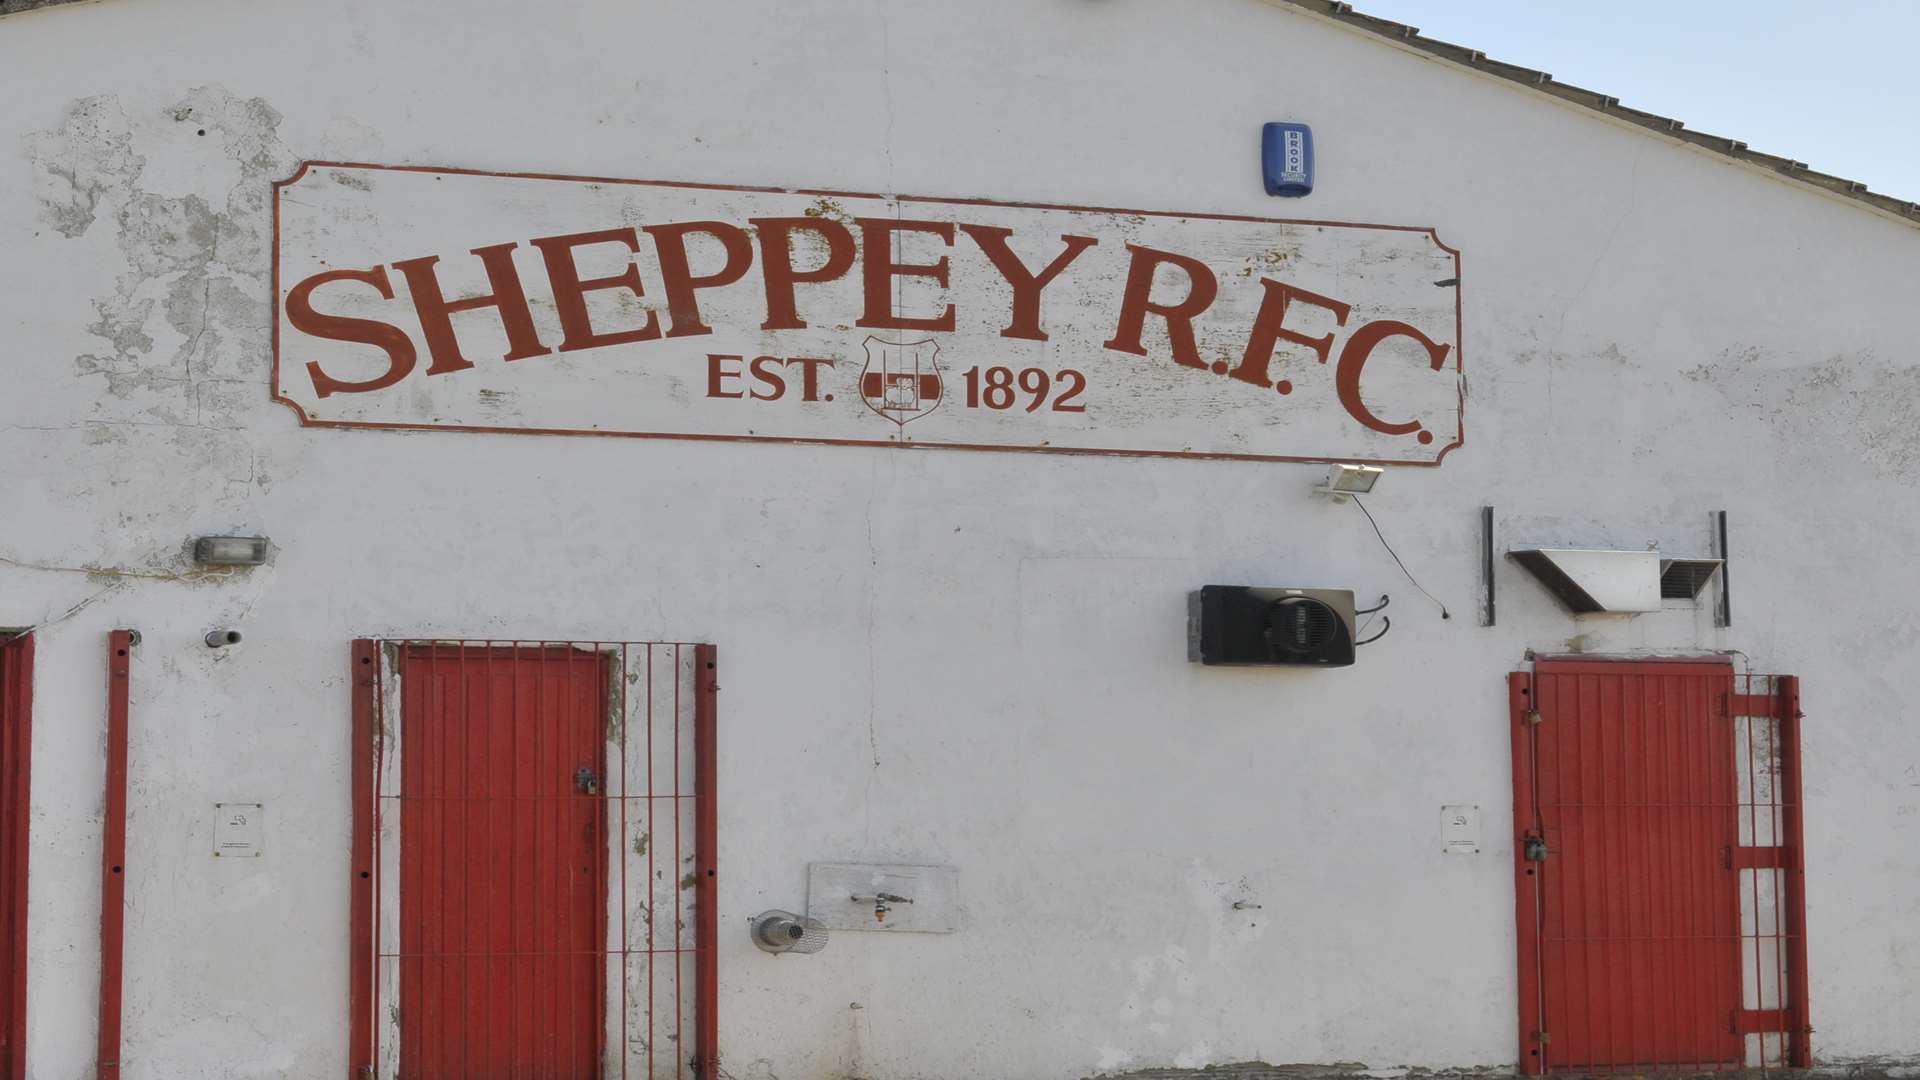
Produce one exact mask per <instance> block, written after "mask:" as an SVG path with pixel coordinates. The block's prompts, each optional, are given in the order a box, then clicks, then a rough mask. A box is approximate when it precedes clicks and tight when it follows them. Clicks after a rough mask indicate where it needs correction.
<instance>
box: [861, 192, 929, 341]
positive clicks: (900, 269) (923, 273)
mask: <svg viewBox="0 0 1920 1080" xmlns="http://www.w3.org/2000/svg"><path fill="white" fill-rule="evenodd" d="M859 225H860V254H861V259H860V269H861V271H862V273H863V275H864V280H865V284H866V299H867V303H866V312H865V314H863V315H861V317H860V319H859V321H857V322H855V323H854V324H853V325H855V326H868V327H874V328H876V329H880V330H952V329H953V305H952V304H948V305H947V310H945V311H943V312H941V313H940V314H938V315H935V316H932V317H930V318H925V317H920V316H911V315H899V314H896V313H895V312H894V310H893V279H894V278H896V277H928V278H932V279H933V280H935V281H937V282H939V283H940V287H941V288H943V289H944V288H946V287H947V273H948V270H949V262H948V259H947V257H946V256H945V255H942V256H940V258H939V259H938V260H936V261H934V262H931V263H924V264H920V263H908V264H902V263H897V262H895V261H894V257H893V236H894V234H895V233H903V232H918V233H928V234H930V235H933V236H938V237H939V238H940V239H942V240H945V241H946V242H947V246H948V247H952V246H953V223H952V222H950V221H914V220H905V221H902V220H897V219H894V218H860V219H859Z"/></svg>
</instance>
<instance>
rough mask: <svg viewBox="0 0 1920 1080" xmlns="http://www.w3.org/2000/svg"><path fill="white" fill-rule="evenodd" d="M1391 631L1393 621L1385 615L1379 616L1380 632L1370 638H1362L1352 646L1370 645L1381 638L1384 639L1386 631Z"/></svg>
mask: <svg viewBox="0 0 1920 1080" xmlns="http://www.w3.org/2000/svg"><path fill="white" fill-rule="evenodd" d="M1391 629H1393V619H1392V618H1390V617H1388V616H1386V615H1382V616H1380V632H1379V633H1377V634H1375V635H1373V636H1372V637H1370V638H1362V639H1360V640H1359V641H1356V642H1354V645H1355V646H1360V645H1371V644H1373V643H1374V642H1376V641H1379V640H1380V639H1381V638H1383V637H1386V636H1387V631H1389V630H1391Z"/></svg>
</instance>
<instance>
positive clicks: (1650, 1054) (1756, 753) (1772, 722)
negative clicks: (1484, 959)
mask: <svg viewBox="0 0 1920 1080" xmlns="http://www.w3.org/2000/svg"><path fill="white" fill-rule="evenodd" d="M1510 697H1511V704H1512V724H1513V775H1514V806H1515V812H1514V822H1515V827H1514V832H1515V836H1514V880H1515V884H1516V895H1517V904H1516V912H1515V915H1516V921H1517V924H1518V928H1519V944H1520V948H1519V960H1520V972H1519V974H1520V1061H1521V1068H1522V1071H1523V1072H1525V1073H1527V1074H1529V1075H1538V1074H1540V1073H1543V1072H1578V1073H1594V1072H1642V1071H1648V1070H1656V1069H1675V1070H1677V1069H1685V1070H1694V1071H1699V1070H1718V1069H1741V1068H1749V1067H1756V1068H1761V1069H1766V1068H1768V1067H1770V1066H1776V1065H1792V1066H1794V1067H1805V1066H1806V1065H1808V1064H1810V1062H1811V1055H1810V1053H1809V1048H1808V1045H1807V1035H1808V1033H1809V1031H1810V1029H1809V1028H1808V1026H1807V990H1806V937H1805V934H1804V931H1803V929H1802V928H1803V927H1804V925H1805V923H1804V911H1805V892H1804V880H1803V875H1802V872H1801V871H1802V868H1803V867H1804V851H1803V843H1802V833H1801V827H1800V826H1801V816H1800V790H1799V773H1800V768H1799V720H1800V713H1799V686H1798V681H1797V680H1795V679H1793V678H1791V677H1788V676H1778V677H1775V676H1747V675H1735V674H1734V672H1733V669H1732V667H1731V666H1730V665H1728V664H1726V663H1723V662H1718V661H1632V662H1629V661H1607V660H1593V659H1574V658H1563V659H1553V660H1546V659H1543V660H1540V661H1539V662H1537V663H1536V664H1535V666H1534V671H1533V673H1532V674H1531V675H1530V676H1529V675H1527V674H1524V673H1517V674H1514V675H1512V676H1510Z"/></svg>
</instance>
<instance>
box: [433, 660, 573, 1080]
mask: <svg viewBox="0 0 1920 1080" xmlns="http://www.w3.org/2000/svg"><path fill="white" fill-rule="evenodd" d="M399 673H400V680H399V681H400V688H401V689H400V698H401V701H400V706H401V722H402V729H401V733H400V737H401V746H402V748H403V749H402V751H401V753H400V759H401V777H400V803H401V812H400V817H401V821H400V841H401V842H400V856H399V859H400V893H399V901H400V955H401V963H400V988H399V989H400V1001H399V1005H400V1025H399V1026H400V1071H399V1075H400V1076H403V1077H406V1078H407V1080H433V1078H440V1077H444V1078H447V1080H467V1078H477V1077H508V1076H513V1077H528V1078H540V1080H547V1078H552V1080H575V1078H587V1077H598V1076H600V1075H601V1071H602V1070H601V1060H602V1055H603V1052H604V1031H605V1008H606V1006H605V1000H604V994H603V988H604V986H605V984H606V976H605V967H604V963H605V939H606V922H605V920H606V910H607V896H606V888H607V858H606V847H605V832H606V812H605V808H606V803H605V802H604V801H603V799H602V798H601V797H600V795H601V790H602V787H601V785H602V784H603V782H604V777H605V775H606V761H605V757H606V754H605V747H606V738H607V735H606V732H607V691H608V688H607V681H606V667H605V664H604V663H603V662H602V661H601V657H600V656H599V655H598V654H594V653H582V652H580V651H578V650H574V649H566V648H560V649H554V648H527V649H520V648H514V649H488V650H470V649H468V650H455V649H451V648H448V649H444V650H442V649H440V648H437V647H435V646H432V645H423V646H410V647H408V648H406V649H405V650H404V651H403V652H402V653H401V656H400V662H399Z"/></svg>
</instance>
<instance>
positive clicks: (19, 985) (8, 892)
mask: <svg viewBox="0 0 1920 1080" xmlns="http://www.w3.org/2000/svg"><path fill="white" fill-rule="evenodd" d="M32 721H33V637H32V636H31V635H29V634H21V635H18V636H16V637H11V638H6V639H4V640H0V1080H24V1078H25V1077H26V1075H27V817H28V810H29V803H28V796H29V791H28V784H27V766H28V764H29V762H30V761H31V760H32V757H33V722H32Z"/></svg>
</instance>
